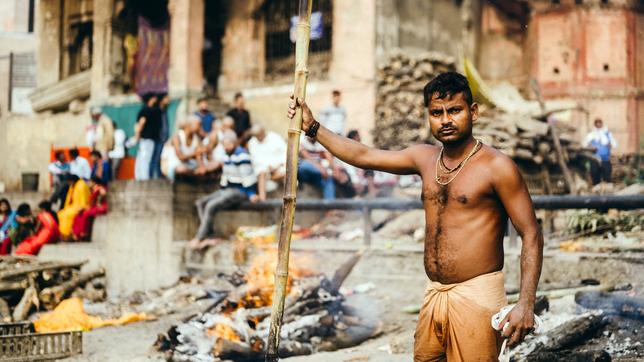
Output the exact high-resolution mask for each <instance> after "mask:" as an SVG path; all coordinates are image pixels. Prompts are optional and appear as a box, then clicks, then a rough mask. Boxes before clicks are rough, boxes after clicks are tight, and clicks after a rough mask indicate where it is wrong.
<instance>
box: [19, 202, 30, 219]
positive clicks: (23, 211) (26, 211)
mask: <svg viewBox="0 0 644 362" xmlns="http://www.w3.org/2000/svg"><path fill="white" fill-rule="evenodd" d="M16 215H18V216H21V217H25V216H29V215H31V207H30V206H29V204H27V203H24V202H23V203H22V204H20V205H18V208H17V209H16Z"/></svg>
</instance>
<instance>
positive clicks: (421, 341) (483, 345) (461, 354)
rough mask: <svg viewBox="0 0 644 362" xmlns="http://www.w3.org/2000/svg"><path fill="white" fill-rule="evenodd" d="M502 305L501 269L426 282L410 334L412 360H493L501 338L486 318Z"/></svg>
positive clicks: (488, 318)
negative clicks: (454, 279) (443, 281)
mask: <svg viewBox="0 0 644 362" xmlns="http://www.w3.org/2000/svg"><path fill="white" fill-rule="evenodd" d="M506 304H507V299H506V297H505V287H504V285H503V273H502V272H494V273H488V274H483V275H479V276H477V277H475V278H472V279H470V280H466V281H464V282H462V283H455V284H441V283H439V282H429V285H428V287H427V291H426V292H425V300H424V302H423V306H422V308H421V310H420V315H419V317H418V325H417V327H416V334H415V336H414V362H427V361H450V362H456V361H468V362H469V361H496V360H497V358H498V355H499V349H500V346H501V342H502V340H501V335H500V334H499V333H498V332H497V331H495V330H494V329H493V328H492V325H491V322H490V321H491V318H492V316H493V315H494V314H495V313H497V312H498V311H499V310H500V309H501V308H502V307H503V306H505V305H506Z"/></svg>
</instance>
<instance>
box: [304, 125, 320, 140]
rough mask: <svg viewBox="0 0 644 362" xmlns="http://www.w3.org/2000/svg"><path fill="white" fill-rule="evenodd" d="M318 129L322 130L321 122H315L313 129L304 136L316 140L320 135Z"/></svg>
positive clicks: (310, 128)
mask: <svg viewBox="0 0 644 362" xmlns="http://www.w3.org/2000/svg"><path fill="white" fill-rule="evenodd" d="M318 129H320V122H318V121H313V124H312V125H311V127H309V129H307V130H306V132H304V134H305V135H306V136H307V137H309V138H315V136H317V135H318Z"/></svg>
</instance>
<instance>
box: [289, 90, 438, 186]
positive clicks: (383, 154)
mask: <svg viewBox="0 0 644 362" xmlns="http://www.w3.org/2000/svg"><path fill="white" fill-rule="evenodd" d="M296 107H302V130H303V131H304V132H306V131H308V130H309V128H310V127H311V126H312V125H313V124H315V123H316V122H317V121H316V120H315V118H314V117H313V114H312V113H311V110H310V109H309V107H308V106H307V105H306V103H305V102H304V101H302V100H299V99H298V101H297V105H296V103H295V101H293V100H291V102H290V103H289V109H288V117H289V118H293V117H294V116H295V108H296ZM316 140H317V141H318V142H320V144H321V145H322V146H324V147H325V148H326V149H327V150H329V152H331V153H332V154H333V155H334V156H335V157H337V158H339V159H341V160H342V161H344V162H346V163H349V164H351V165H353V166H356V167H360V168H364V169H371V170H379V171H385V172H390V173H395V174H413V173H417V172H418V168H417V167H416V162H415V157H416V155H417V153H418V152H417V151H418V149H419V148H421V147H427V146H425V145H416V146H411V147H409V148H406V149H404V150H402V151H385V150H379V149H376V148H372V147H367V146H365V145H363V144H362V143H360V142H356V141H354V140H352V139H349V138H346V137H343V136H340V135H337V134H335V133H334V132H331V131H329V130H328V129H326V128H325V127H324V126H322V125H320V128H319V129H318V131H317V136H316Z"/></svg>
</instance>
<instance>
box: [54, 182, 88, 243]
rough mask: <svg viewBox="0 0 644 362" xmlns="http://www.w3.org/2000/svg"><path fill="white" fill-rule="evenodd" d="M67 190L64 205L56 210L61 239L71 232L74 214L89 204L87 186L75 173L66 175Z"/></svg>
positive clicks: (64, 238) (68, 235) (65, 238)
mask: <svg viewBox="0 0 644 362" xmlns="http://www.w3.org/2000/svg"><path fill="white" fill-rule="evenodd" d="M67 183H68V184H69V191H67V198H65V206H64V207H63V208H62V209H61V210H60V211H58V220H59V229H60V237H61V239H63V240H67V239H69V237H70V236H71V233H72V225H73V224H74V218H75V217H76V215H77V214H78V213H79V212H80V211H81V210H83V209H84V208H86V207H88V206H89V196H90V192H89V186H87V183H86V182H85V181H83V180H82V179H80V178H78V176H76V175H69V176H67Z"/></svg>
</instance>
